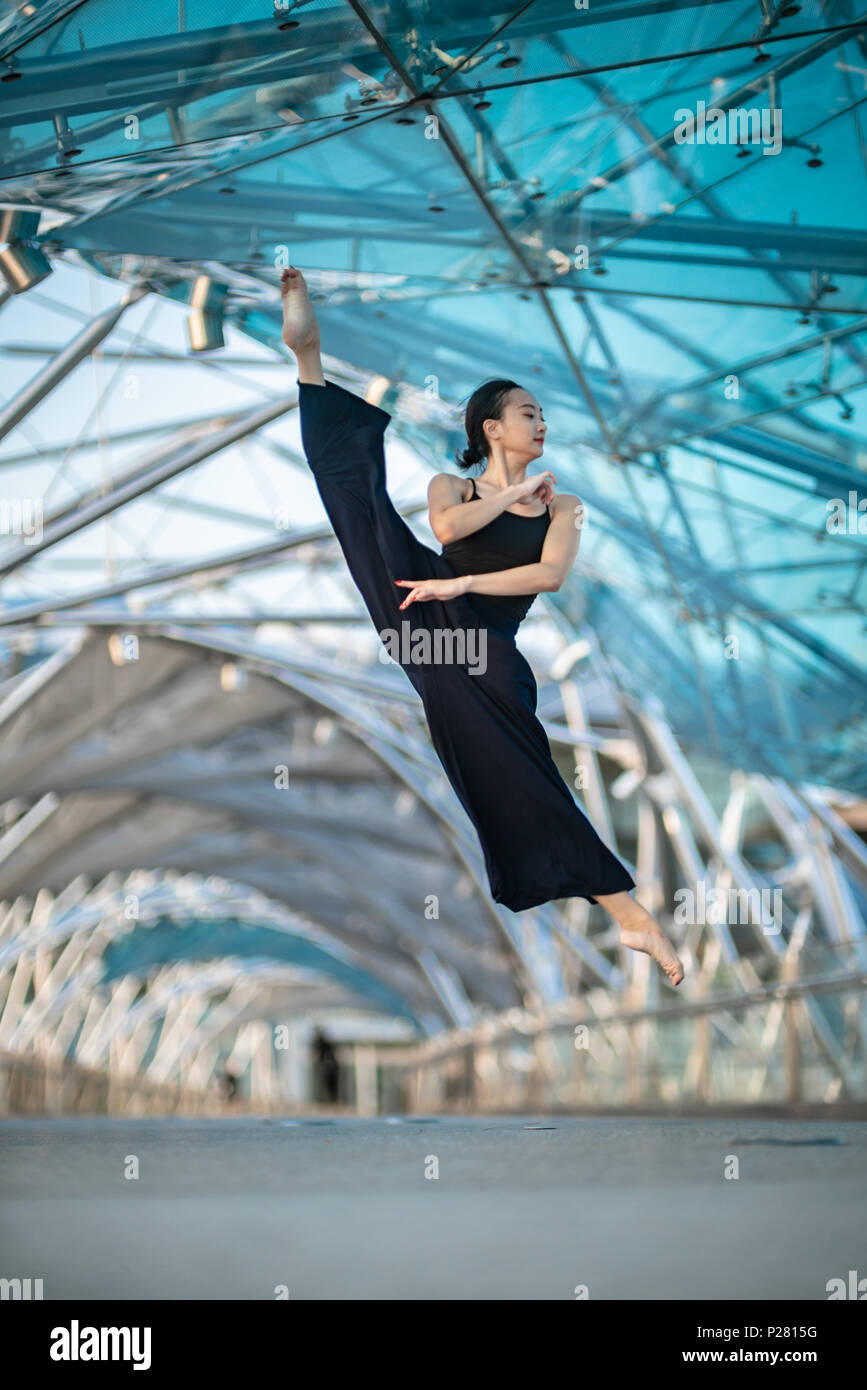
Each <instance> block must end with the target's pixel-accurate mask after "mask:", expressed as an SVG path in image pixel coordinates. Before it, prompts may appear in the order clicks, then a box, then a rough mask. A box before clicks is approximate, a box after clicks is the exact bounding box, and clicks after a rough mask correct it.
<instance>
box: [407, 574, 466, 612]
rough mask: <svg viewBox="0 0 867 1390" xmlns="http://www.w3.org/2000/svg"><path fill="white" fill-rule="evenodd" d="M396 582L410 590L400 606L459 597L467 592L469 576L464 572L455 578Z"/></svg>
mask: <svg viewBox="0 0 867 1390" xmlns="http://www.w3.org/2000/svg"><path fill="white" fill-rule="evenodd" d="M394 582H395V584H398V585H400V586H401V587H402V588H404V589H409V591H410V592H409V593H408V594H407V596H406V598H405V599H404V601H403V603H401V604H400V605H399V608H406V607H407V606H408V604H410V603H424V602H425V600H427V599H432V598H439V599H446V598H459V597H460V595H461V594H465V593H466V592H467V576H466V575H463V574H462V575H457V576H456V577H455V578H454V579H396V580H395V581H394Z"/></svg>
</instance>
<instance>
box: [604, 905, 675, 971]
mask: <svg viewBox="0 0 867 1390" xmlns="http://www.w3.org/2000/svg"><path fill="white" fill-rule="evenodd" d="M596 901H597V902H598V903H600V904H601V906H602V907H604V908H605V910H606V912H610V913H611V916H612V917H613V918H614V919H615V921H617V922H619V923H620V942H621V945H623V946H628V947H629V949H630V950H631V951H645V952H646V953H647V955H649V956H652V957H653V959H654V960H655V961H656V963H657V965H659V966H661V968H662V969H663V970H664V971H665V973H666V975H667V976H668V978H669V979H670V980H671V983H672V984H673V985H679V984H680V982H681V980H682V979H683V965H682V964H681V961H680V958H679V956H678V955H677V952H676V951H675V949H674V947H673V946H672V944H671V942H670V941H669V939H668V937H667V936H666V935H665V932H664V931H663V930H662V927H661V926H660V925H659V923H658V922H657V921H656V919H655V918H653V917H651V915H650V913H649V912H648V911H647V910H646V909H645V908H643V907H642V906H641V903H639V902H636V900H635V898H633V896H632V894H631V893H606V894H604V895H600V894H599V893H597V894H596Z"/></svg>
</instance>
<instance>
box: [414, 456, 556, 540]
mask: <svg viewBox="0 0 867 1390" xmlns="http://www.w3.org/2000/svg"><path fill="white" fill-rule="evenodd" d="M544 476H545V475H543V474H539V475H538V477H537V478H535V479H533V480H531V479H529V478H525V479H524V481H523V482H522V483H516V484H515V485H514V486H513V487H506V488H503V490H502V492H498V493H495V494H494V496H492V497H474V498H472V500H471V501H469V502H465V501H464V500H463V499H464V493H465V492H466V490H467V489H466V479H464V478H458V477H457V476H456V475H455V474H454V473H437V474H436V475H435V476H434V477H433V478H431V480H430V483H429V484H428V490H427V500H428V516H429V518H430V527H431V530H432V531H433V533H434V535H435V536H436V538H437V540H438V541H439V542H440V545H448V544H449V543H450V542H451V541H459V540H461V539H462V538H463V537H464V536H471V535H472V534H473V532H474V531H479V530H481V528H482V527H483V526H487V524H488V522H489V521H493V520H494V517H497V516H499V515H500V513H501V512H504V511H505V510H506V508H507V507H511V506H512V505H513V503H515V502H519V501H526V500H527V498H528V497H529V496H530V495H532V492H533V491H535V487H538V485H539V484H540V483H541V481H542V478H543V477H544ZM531 482H532V483H534V484H535V487H533V486H531Z"/></svg>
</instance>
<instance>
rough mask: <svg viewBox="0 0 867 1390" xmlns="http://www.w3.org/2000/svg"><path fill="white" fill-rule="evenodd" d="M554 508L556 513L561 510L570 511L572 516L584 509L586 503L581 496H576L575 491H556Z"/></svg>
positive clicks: (552, 504)
mask: <svg viewBox="0 0 867 1390" xmlns="http://www.w3.org/2000/svg"><path fill="white" fill-rule="evenodd" d="M551 506H552V507H553V508H554V515H555V516H557V515H558V514H559V513H560V512H568V513H569V515H570V516H574V515H576V514H577V513H578V512H579V511H582V512H583V510H584V503H583V502H582V501H581V498H580V497H576V496H575V494H574V492H555V493H554V501H553V502H552V503H551Z"/></svg>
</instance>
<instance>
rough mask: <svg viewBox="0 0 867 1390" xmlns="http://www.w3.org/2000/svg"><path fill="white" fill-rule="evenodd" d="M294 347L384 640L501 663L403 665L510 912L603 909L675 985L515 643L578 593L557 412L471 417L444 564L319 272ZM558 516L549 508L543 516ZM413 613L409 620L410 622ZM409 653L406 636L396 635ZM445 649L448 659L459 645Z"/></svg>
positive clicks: (323, 482)
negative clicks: (415, 521) (467, 473)
mask: <svg viewBox="0 0 867 1390" xmlns="http://www.w3.org/2000/svg"><path fill="white" fill-rule="evenodd" d="M281 291H282V296H283V341H284V342H285V343H286V345H287V346H288V347H289V348H291V350H292V352H293V353H294V355H295V359H296V362H297V364H298V395H299V410H300V416H301V440H302V444H303V447H304V452H305V455H306V457H307V461H308V463H309V464H310V468H311V470H312V472H313V476H314V478H315V480H316V486H317V488H318V490H319V495H320V497H321V498H322V501H323V504H324V506H325V510H326V512H327V513H328V517H329V519H330V521H331V524H332V526H333V527H334V532H335V535H336V536H337V539H338V541H339V543H340V546H341V549H342V550H343V554H344V556H345V558H346V562H347V564H348V566H349V570H350V573H351V575H352V578H353V580H354V581H355V584H356V586H357V587H358V589H359V591H360V593H361V596H362V598H363V599H364V602H365V605H366V607H367V609H368V612H369V613H370V616H371V617H372V619H373V621H374V623H375V624H376V627H377V630H378V632H379V634H380V637H381V639H382V640H383V642H386V643H387V642H388V641H389V640H390V639H389V637H388V636H386V634H394V633H395V632H396V630H397V629H398V628H399V627H400V626H401V623H402V622H404V621H406V620H408V622H409V625H410V627H411V630H412V632H411V639H413V638H415V637H421V638H422V639H424V638H426V637H428V636H431V637H433V635H434V634H437V635H441V634H442V633H443V632H449V633H455V632H462V633H463V634H464V635H465V636H466V637H467V648H469V647H470V645H471V644H470V641H469V639H470V638H471V637H473V636H474V637H475V638H476V639H483V640H481V641H479V640H477V641H476V643H475V646H474V649H475V650H476V651H478V648H479V646H480V645H481V646H482V649H483V652H484V662H483V663H478V662H477V663H476V665H477V669H472V667H471V666H470V665H469V664H463V663H460V662H450V661H443V660H440V661H436V660H434V661H431V660H430V659H427V660H426V661H421V660H419V658H418V651H419V643H417V642H416V641H414V640H410V641H407V642H405V643H404V642H401V643H400V651H401V653H402V658H401V660H400V661H399V662H398V664H399V665H400V666H401V669H402V670H403V671H404V672H405V674H406V676H407V677H408V679H409V680H410V681H411V683H412V685H413V686H414V688H415V689H416V691H417V692H418V694H419V696H420V697H421V700H422V702H423V704H424V709H425V714H426V715H427V722H428V727H429V729H430V734H431V740H432V742H433V745H434V748H435V749H436V752H437V755H438V757H439V759H440V762H441V763H442V765H443V768H444V770H445V773H446V776H447V777H448V779H449V781H450V783H451V785H452V787H453V788H454V790H455V793H456V794H457V796H458V799H459V800H460V802H461V804H462V806H463V807H464V809H465V810H466V812H467V815H468V816H469V817H470V820H471V821H472V823H473V825H474V826H475V829H476V833H477V835H478V837H479V842H480V844H481V848H482V852H483V854H484V859H485V868H486V870H487V874H488V881H489V883H490V889H491V896H492V897H493V899H494V901H495V902H498V903H502V904H503V905H504V906H505V907H508V908H511V910H512V911H513V912H521V911H523V910H524V909H526V908H530V907H537V906H538V905H539V904H541V903H545V902H551V901H553V900H555V899H558V898H574V897H579V898H587V899H589V901H590V902H597V903H601V905H602V906H603V907H604V908H605V909H606V910H607V911H608V912H610V913H611V915H612V916H613V917H614V918H615V919H616V921H617V922H618V923H619V924H620V930H621V938H620V939H621V942H622V944H623V945H624V946H628V947H630V948H631V949H632V950H635V951H646V952H647V953H648V954H649V955H651V956H652V957H653V958H654V960H656V961H657V962H658V963H659V965H660V966H661V967H662V969H663V970H664V971H665V973H666V974H667V975H668V977H669V979H670V980H671V983H672V984H674V985H677V984H680V981H681V980H682V979H683V967H682V965H681V963H680V961H679V959H678V957H677V955H676V953H675V951H674V949H673V947H672V946H671V943H670V942H669V940H668V938H667V937H666V936H665V934H664V932H663V931H662V929H661V928H660V926H659V925H658V923H657V922H656V921H654V919H653V918H652V917H651V916H650V914H649V913H648V912H646V911H645V910H644V908H643V907H642V906H641V904H640V903H638V902H636V900H635V899H634V898H633V897H632V896H631V893H630V891H629V890H630V889H632V888H634V887H635V881H634V879H633V878H632V877H631V875H630V874H629V872H628V870H627V869H626V868H625V867H624V865H623V864H621V863H620V860H619V859H617V858H616V857H615V855H613V854H612V853H611V851H610V850H609V849H608V847H607V846H606V845H605V844H603V842H602V840H601V839H600V838H599V836H598V835H597V833H596V831H595V830H594V829H593V827H592V825H591V824H590V822H589V820H588V819H587V817H586V816H585V815H584V814H583V812H582V811H581V810H579V808H578V806H577V805H576V803H575V800H574V798H573V796H572V793H571V791H570V790H569V788H568V787H567V785H566V783H565V782H564V780H563V778H562V777H561V776H560V773H559V772H558V770H557V767H556V764H555V763H554V760H553V758H552V757H551V750H550V746H549V744H548V738H547V735H546V733H545V731H544V729H543V727H542V725H541V724H540V722H539V720H538V719H537V718H536V694H537V691H536V682H535V679H534V677H533V673H532V670H531V669H530V666H529V664H528V663H527V661H526V660H525V658H524V657H523V655H522V654H521V653H520V652H519V651H518V648H517V646H516V645H515V634H516V632H517V630H518V626H519V624H520V622H521V620H522V618H523V617H524V616H525V615H526V613H527V610H528V609H529V607H530V605H531V603H532V602H533V600H534V598H535V596H536V594H538V593H541V592H543V591H545V590H552V589H557V588H559V587H560V585H561V583H562V582H563V580H564V579H565V578H566V575H567V574H568V573H569V571H570V569H571V568H572V564H573V562H574V560H575V556H576V554H577V551H578V539H579V531H578V529H577V528H576V525H575V509H576V507H580V505H581V504H580V502H579V500H578V498H577V497H574V496H572V495H571V494H569V493H555V492H554V483H555V481H556V479H555V478H554V475H553V474H552V473H550V472H546V473H539V474H536V475H534V476H527V465H528V464H529V463H530V461H531V459H537V458H539V456H540V455H541V453H542V449H543V445H544V436H545V430H546V425H545V422H544V418H543V414H542V409H541V407H540V405H539V402H538V401H537V400H536V398H535V396H533V395H532V394H531V393H530V392H529V391H525V390H524V389H523V388H522V387H520V386H518V385H516V383H515V382H512V381H493V382H487V383H485V384H484V385H482V386H480V387H479V389H478V390H477V391H475V392H474V393H473V395H472V396H471V398H470V401H469V404H468V406H467V411H466V420H465V424H466V430H467V438H468V447H467V449H465V450H464V451H463V454H462V457H461V459H460V460H459V461H460V464H461V467H463V468H470V467H472V466H473V465H474V464H476V463H482V462H484V463H485V468H484V471H483V472H481V473H480V474H479V475H478V477H477V478H476V479H474V480H471V484H470V481H468V480H467V479H463V478H458V477H456V476H455V475H453V474H451V473H438V474H437V475H436V476H435V477H434V478H433V479H432V480H431V483H430V487H429V489H428V502H429V507H430V523H431V528H432V530H433V533H434V535H435V536H436V537H437V539H438V540H439V541H440V542H441V543H442V545H443V549H442V553H441V554H439V555H437V554H436V553H435V552H434V551H433V550H431V549H430V547H429V546H426V545H424V544H423V543H422V542H421V541H420V540H418V539H417V538H416V537H415V536H414V535H413V533H412V531H411V530H410V529H409V527H408V526H407V524H406V522H405V521H404V520H403V518H402V517H401V516H399V514H398V513H397V511H396V510H395V508H394V505H393V503H392V501H391V499H390V497H389V495H388V493H387V491H386V482H385V454H384V438H383V437H384V434H385V429H386V426H387V425H388V422H389V420H390V419H391V416H390V415H389V414H388V413H387V412H386V411H385V410H382V409H380V407H379V406H376V405H371V404H370V403H369V402H367V401H364V400H362V399H361V398H360V397H359V396H356V395H354V394H353V393H352V392H351V391H347V390H346V389H345V388H344V387H342V386H338V385H337V384H336V383H335V382H332V381H326V380H325V378H324V376H323V374H322V360H321V357H320V344H319V326H318V324H317V322H316V317H315V315H314V312H313V307H312V305H311V303H310V298H309V295H308V293H307V286H306V284H305V281H304V277H303V275H302V274H301V272H300V271H299V270H296V269H294V268H293V267H290V268H289V269H287V270H284V271H283V274H282V278H281ZM540 509H541V510H540ZM401 615H403V617H402V616H401ZM391 640H393V638H392V639H391ZM424 645H425V644H424V641H422V643H421V647H424ZM430 647H431V648H433V649H436V650H438V651H439V653H440V655H441V654H442V650H443V648H442V644H441V643H440V644H438V643H437V642H436V641H431V643H430Z"/></svg>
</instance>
